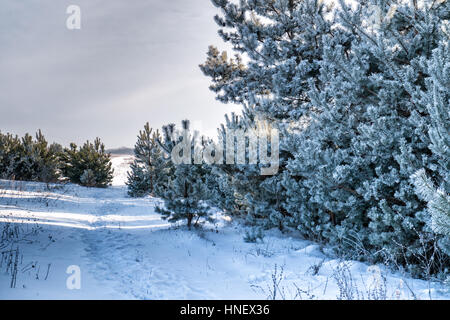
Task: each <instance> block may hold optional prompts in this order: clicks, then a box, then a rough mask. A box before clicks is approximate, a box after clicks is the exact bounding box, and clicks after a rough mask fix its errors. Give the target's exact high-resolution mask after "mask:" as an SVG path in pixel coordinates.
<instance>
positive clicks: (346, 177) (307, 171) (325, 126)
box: [289, 1, 445, 275]
mask: <svg viewBox="0 0 450 320" xmlns="http://www.w3.org/2000/svg"><path fill="white" fill-rule="evenodd" d="M340 5H341V8H342V9H339V10H337V11H336V16H335V19H336V20H335V22H334V23H335V24H336V25H337V27H336V28H335V29H334V30H333V36H332V37H326V38H324V54H323V61H322V62H321V75H320V77H319V79H320V81H319V82H318V83H315V84H314V85H312V86H311V91H310V92H309V97H310V98H311V101H312V102H313V105H314V106H315V108H316V112H315V113H314V114H312V117H311V120H312V121H311V124H310V125H309V126H308V127H307V129H306V130H304V131H303V132H301V133H300V134H299V135H298V137H297V138H296V139H297V147H298V151H297V152H296V153H295V158H294V160H291V161H290V163H289V168H290V171H291V174H292V175H294V176H295V175H298V176H301V177H302V178H301V179H302V180H301V181H302V182H301V184H302V185H303V186H305V187H306V188H305V189H306V190H305V191H307V192H308V193H309V197H308V198H307V199H305V200H307V201H308V203H309V205H311V204H314V205H315V206H316V207H317V211H316V212H317V214H313V215H312V218H313V219H308V221H307V223H306V224H304V225H306V226H307V225H308V224H310V225H311V226H313V228H312V230H313V231H314V232H317V233H319V235H320V236H321V237H323V238H325V239H326V241H329V242H331V243H334V244H339V247H340V248H341V249H344V250H345V251H346V252H347V253H353V254H356V255H357V256H359V257H361V258H366V257H367V256H370V257H371V259H373V261H391V262H392V261H395V263H396V264H403V265H405V266H406V267H407V268H408V270H409V271H411V272H413V273H415V274H417V275H419V274H422V275H423V274H424V268H427V266H426V264H428V262H429V261H427V260H428V259H431V257H432V256H433V252H434V248H435V245H434V241H435V238H434V237H433V236H432V235H430V234H429V233H427V230H426V228H424V221H423V219H422V218H421V216H420V214H418V213H419V212H420V211H421V210H422V209H423V208H424V204H423V202H422V201H420V200H419V199H418V198H417V196H416V195H415V192H414V190H413V188H412V186H411V184H410V182H409V177H410V175H411V173H412V172H411V171H412V170H414V165H412V163H413V162H414V160H417V162H419V163H428V165H430V166H432V165H433V162H434V163H435V162H436V160H435V159H432V158H431V157H430V152H429V150H428V145H427V144H426V143H424V142H423V141H422V139H423V136H422V134H421V133H419V131H418V130H417V127H416V125H415V124H414V121H413V120H414V117H417V116H419V117H420V118H421V121H425V122H426V121H428V120H429V117H428V115H427V112H426V107H425V105H424V104H422V103H420V102H419V101H416V96H417V90H423V87H424V81H425V78H426V76H427V74H426V73H424V70H423V68H421V66H420V64H421V61H422V60H423V59H428V58H429V57H430V56H431V54H432V51H433V49H434V48H436V47H437V46H438V43H439V42H440V41H441V39H442V38H443V36H444V34H443V33H441V32H439V30H440V29H441V26H442V25H443V24H445V22H444V19H442V18H441V13H440V9H439V8H436V7H430V6H431V4H429V5H426V6H425V7H423V8H419V7H418V6H415V5H414V4H411V3H409V4H399V5H398V6H394V5H395V3H394V2H393V1H368V2H365V3H360V4H359V6H357V7H356V9H354V10H352V9H350V8H348V7H347V6H346V5H345V3H344V2H343V1H341V2H340ZM374 8H377V10H376V11H377V12H378V14H379V15H378V16H377V17H376V21H377V23H376V24H375V25H374V24H367V21H370V20H371V18H372V17H373V9H374ZM406 155H408V161H406V159H405V156H406ZM414 156H417V159H412V157H414ZM406 164H407V165H406ZM292 192H294V190H293V191H292ZM294 195H295V193H294ZM301 197H303V196H301ZM291 201H292V202H294V203H295V202H296V201H297V199H296V198H295V196H294V197H293V198H292V200H291ZM302 201H304V200H303V199H302ZM327 217H329V218H330V222H329V223H328V224H326V223H325V224H324V223H323V222H324V220H325V219H326V218H327ZM438 268H439V265H438V263H436V261H433V265H432V267H431V269H432V271H431V272H437V269H438Z"/></svg>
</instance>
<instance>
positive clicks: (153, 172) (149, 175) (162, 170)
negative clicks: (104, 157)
mask: <svg viewBox="0 0 450 320" xmlns="http://www.w3.org/2000/svg"><path fill="white" fill-rule="evenodd" d="M160 139H161V136H160V133H159V131H158V130H157V131H156V132H153V129H152V128H150V125H149V123H148V122H147V123H146V124H145V126H144V130H141V131H139V135H138V140H137V142H136V145H135V147H134V156H135V160H134V162H133V163H132V165H131V172H129V173H128V181H127V185H128V194H129V195H130V196H132V197H143V196H146V195H150V194H152V195H157V190H160V189H162V188H163V186H164V185H166V184H167V181H168V178H169V177H170V174H171V168H170V163H169V162H167V161H165V160H164V159H163V152H162V150H161V148H160V147H159V145H158V142H157V141H158V140H160ZM157 185H159V186H160V187H159V188H157Z"/></svg>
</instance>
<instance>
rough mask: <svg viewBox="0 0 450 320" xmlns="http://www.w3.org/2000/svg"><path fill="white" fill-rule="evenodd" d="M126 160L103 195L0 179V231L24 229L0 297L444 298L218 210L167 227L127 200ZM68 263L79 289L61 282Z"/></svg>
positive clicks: (436, 290) (2, 277)
mask: <svg viewBox="0 0 450 320" xmlns="http://www.w3.org/2000/svg"><path fill="white" fill-rule="evenodd" d="M130 161H131V158H130V157H129V156H123V157H114V158H113V165H114V168H115V179H114V182H113V186H112V187H110V188H108V189H95V188H83V187H80V186H75V185H66V186H62V187H61V186H58V187H54V186H50V188H49V189H48V188H47V187H46V185H45V184H41V183H20V182H11V181H4V180H3V181H0V232H2V230H3V227H4V225H5V224H6V223H7V222H12V223H13V224H12V226H15V227H18V229H19V230H20V232H19V233H18V238H17V239H16V240H15V241H14V243H13V244H12V245H11V244H10V243H9V242H8V243H6V241H3V243H0V251H1V252H7V251H9V250H11V249H13V250H15V249H17V248H18V249H19V255H18V260H17V262H18V266H17V278H16V284H15V288H10V286H11V266H9V268H8V254H7V253H4V254H3V255H2V257H1V259H2V262H1V263H0V299H266V298H271V297H273V294H274V289H273V288H274V283H275V287H276V288H277V289H276V298H277V299H283V298H284V299H294V298H295V299H336V298H338V297H339V296H340V295H343V296H342V297H343V298H346V297H347V298H353V299H357V298H365V299H367V298H368V296H369V295H371V297H372V298H375V297H377V296H378V297H381V298H383V297H384V296H386V297H387V298H388V299H413V298H418V299H429V298H430V297H431V298H432V299H450V292H449V291H448V289H447V288H446V287H444V286H442V285H440V284H437V283H429V282H426V281H423V280H417V279H411V278H408V277H402V275H400V274H399V273H392V272H389V271H387V270H386V269H385V268H383V267H382V266H369V265H367V264H363V263H360V262H354V261H345V262H342V261H339V260H338V259H336V258H333V257H332V256H330V255H325V254H324V253H323V250H321V249H320V247H319V246H318V245H316V244H314V243H311V242H309V241H305V240H302V239H298V238H295V237H294V236H291V237H289V236H287V235H281V234H279V233H278V232H276V231H272V232H270V233H269V234H268V235H266V236H265V237H264V239H263V241H262V242H261V241H260V242H258V243H246V242H245V241H244V240H243V238H244V233H245V230H246V229H245V228H244V227H243V226H241V225H240V224H238V223H236V222H235V221H231V220H230V219H229V218H227V217H225V216H222V215H220V214H218V215H217V218H218V222H217V224H216V225H209V226H206V227H205V228H204V229H203V230H200V231H199V230H193V231H188V230H186V229H185V228H183V227H178V226H173V225H170V224H168V223H167V222H166V221H164V220H162V219H161V218H160V216H159V215H158V214H157V213H155V210H154V209H155V206H156V205H158V204H160V203H161V201H160V200H159V199H155V198H151V197H147V198H143V199H132V198H129V197H128V196H127V192H126V187H125V186H124V181H125V179H126V171H127V168H128V164H129V162H130ZM11 246H12V247H11ZM325 251H326V250H325ZM9 260H11V259H9ZM12 261H14V259H13V260H12ZM69 266H78V267H79V270H80V275H81V277H80V280H81V282H80V283H81V288H80V289H69V288H68V286H67V279H68V278H69V277H71V274H68V273H66V271H67V269H68V267H69ZM350 277H351V279H350ZM384 277H386V281H384V280H383V279H384ZM384 283H386V289H384ZM358 292H359V293H358Z"/></svg>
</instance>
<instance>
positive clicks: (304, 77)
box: [200, 0, 330, 229]
mask: <svg viewBox="0 0 450 320" xmlns="http://www.w3.org/2000/svg"><path fill="white" fill-rule="evenodd" d="M212 2H213V4H214V5H215V6H216V7H218V8H219V9H220V10H221V15H220V16H219V15H217V16H216V17H215V20H216V22H217V24H218V26H219V28H220V29H219V34H220V35H221V37H222V39H223V40H224V41H225V42H227V43H229V44H231V46H232V47H233V51H234V52H235V55H234V57H233V58H230V57H229V56H228V54H227V53H226V52H222V53H221V52H220V51H219V50H218V49H217V48H214V47H210V48H209V51H208V57H207V60H206V62H205V63H204V64H202V65H201V66H200V67H201V69H202V71H203V72H204V74H205V75H206V76H208V77H210V78H211V80H212V85H211V86H210V89H211V90H212V91H214V92H215V93H216V94H217V99H218V100H220V101H222V102H224V103H228V102H233V103H237V104H241V105H242V106H243V109H244V112H243V116H242V117H238V118H237V119H236V118H235V117H234V116H233V117H232V119H227V122H226V124H225V125H224V126H223V128H222V129H221V136H225V135H226V131H229V130H232V129H236V128H238V129H243V130H251V129H254V128H255V127H256V126H257V125H258V122H259V121H268V122H270V123H271V125H272V126H274V127H275V128H276V129H278V130H279V131H280V133H281V137H280V140H281V145H280V163H279V165H280V169H279V174H277V175H274V176H261V174H260V173H259V169H260V167H259V166H257V165H240V166H229V165H224V166H221V168H220V169H221V170H222V173H220V176H221V178H220V179H219V182H220V187H221V189H222V190H221V193H222V195H226V198H225V199H224V201H219V202H221V205H224V207H227V208H228V209H231V210H232V211H233V212H237V213H241V214H242V213H243V214H245V215H246V217H247V218H248V219H249V221H250V222H251V223H258V224H261V225H263V226H264V227H273V226H276V227H278V228H280V229H284V228H285V227H289V226H293V221H295V220H296V216H298V215H299V214H300V213H299V212H297V210H296V211H290V210H288V208H287V207H286V203H285V201H284V199H285V198H286V190H285V188H284V187H283V183H282V181H283V175H284V173H283V172H284V171H285V166H286V161H287V159H289V158H290V157H291V155H292V150H291V149H290V148H291V146H290V145H288V144H287V143H286V139H287V138H288V133H287V132H286V128H290V127H292V126H295V124H296V123H297V122H302V119H303V117H305V115H307V114H308V112H309V109H310V107H311V106H310V105H307V104H306V102H308V101H309V98H308V96H307V95H306V93H307V91H308V90H309V81H314V79H315V78H316V77H317V76H318V74H319V66H320V65H319V63H318V61H320V57H321V54H322V53H321V52H322V37H323V36H324V35H325V34H327V33H329V32H330V24H329V23H328V22H327V21H326V19H325V15H326V14H327V13H328V11H329V10H328V9H327V7H326V6H325V5H324V4H323V3H321V2H320V1H311V0H307V1H295V0H275V1H256V0H255V1H240V2H239V3H236V2H234V1H227V0H213V1H212ZM244 61H246V62H245V63H244ZM247 147H248V146H247ZM289 209H290V208H289Z"/></svg>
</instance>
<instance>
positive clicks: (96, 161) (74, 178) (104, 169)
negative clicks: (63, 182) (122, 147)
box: [62, 138, 114, 188]
mask: <svg viewBox="0 0 450 320" xmlns="http://www.w3.org/2000/svg"><path fill="white" fill-rule="evenodd" d="M113 172H114V170H113V169H112V164H111V155H110V154H108V153H106V151H105V145H104V144H103V143H102V142H101V141H100V139H99V138H96V139H95V141H94V143H91V142H89V141H87V142H86V143H84V145H83V146H82V147H80V148H78V147H77V145H76V144H75V143H71V144H70V148H65V149H64V151H63V154H62V173H63V175H64V176H65V177H67V178H68V179H69V180H70V181H71V182H73V183H77V184H80V185H83V186H87V187H97V188H106V187H107V186H108V185H110V184H111V182H112V179H113Z"/></svg>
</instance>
